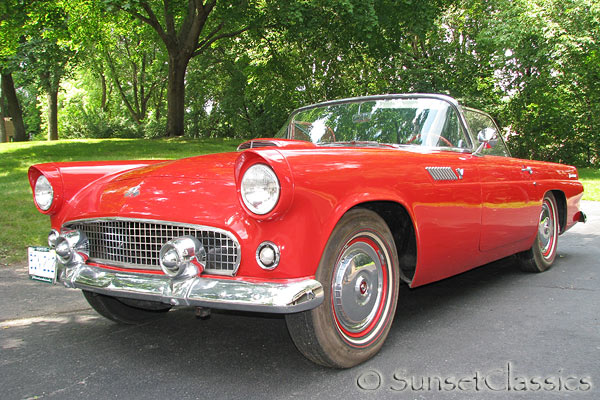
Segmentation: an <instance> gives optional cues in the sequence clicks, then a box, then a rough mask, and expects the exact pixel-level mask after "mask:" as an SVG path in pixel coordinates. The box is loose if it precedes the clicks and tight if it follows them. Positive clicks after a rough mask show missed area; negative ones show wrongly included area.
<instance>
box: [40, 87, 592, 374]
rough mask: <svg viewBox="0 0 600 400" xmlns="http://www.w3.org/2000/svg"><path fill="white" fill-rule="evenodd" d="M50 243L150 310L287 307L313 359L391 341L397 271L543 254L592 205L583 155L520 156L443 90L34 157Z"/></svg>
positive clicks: (97, 303)
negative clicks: (270, 127)
mask: <svg viewBox="0 0 600 400" xmlns="http://www.w3.org/2000/svg"><path fill="white" fill-rule="evenodd" d="M29 181H30V184H31V187H32V189H33V193H34V199H35V204H36V207H37V208H38V209H39V211H40V212H42V213H44V214H48V215H49V216H50V220H51V224H52V231H51V232H50V234H49V237H48V242H49V245H50V249H46V248H30V249H29V261H30V275H31V276H32V277H33V278H34V279H35V278H37V279H41V280H47V281H50V282H57V281H58V282H62V283H63V284H64V285H65V286H67V287H71V288H78V289H82V290H83V294H84V296H85V298H86V299H87V301H88V302H89V303H90V305H91V306H92V307H93V308H94V309H95V310H96V311H97V312H98V313H100V314H101V315H103V316H105V317H107V318H109V319H111V320H114V321H117V322H122V323H138V322H142V321H147V320H149V319H152V318H155V317H157V316H160V315H163V314H164V313H165V312H166V311H168V310H169V309H170V308H171V307H174V306H175V307H177V306H193V307H198V311H199V313H200V314H206V313H207V312H209V309H211V308H215V309H231V310H244V311H258V312H267V313H282V314H285V319H286V323H287V326H288V329H289V332H290V335H291V337H292V339H293V341H294V343H295V345H296V347H297V348H298V349H299V350H300V351H301V352H302V353H303V354H304V355H305V356H306V357H307V358H309V359H310V360H312V361H314V362H316V363H318V364H322V365H325V366H330V367H337V368H346V367H352V366H354V365H356V364H359V363H361V362H363V361H365V360H367V359H369V358H370V357H372V356H373V355H375V354H376V353H377V351H378V350H379V349H380V348H381V346H382V345H383V342H384V340H385V338H386V336H387V334H388V332H389V330H390V327H391V325H392V320H393V318H394V314H395V311H396V307H398V306H399V307H402V304H400V305H398V304H397V303H398V289H399V285H400V284H402V283H404V284H407V285H409V286H410V287H416V286H420V285H424V284H427V283H430V282H434V281H437V280H440V279H444V278H447V277H450V276H452V275H456V274H460V273H461V272H464V271H467V270H469V269H472V268H474V267H477V266H480V265H483V264H486V263H489V262H491V261H494V260H498V259H500V258H503V257H507V256H510V255H513V254H516V255H517V256H516V257H515V259H516V260H517V262H518V263H519V265H520V266H521V267H522V269H524V270H525V271H531V272H542V271H544V270H546V269H548V268H549V267H550V266H551V265H552V263H553V261H554V258H555V256H556V246H557V240H558V236H559V235H560V234H562V233H564V232H565V231H567V230H568V229H569V228H571V227H572V226H573V225H574V224H575V223H577V222H584V221H585V214H584V213H583V212H582V211H580V209H579V202H580V199H581V196H582V193H583V187H582V185H581V183H580V182H579V181H578V175H577V170H576V169H575V167H572V166H567V165H561V164H554V163H549V162H541V161H531V160H521V159H516V158H512V157H511V156H510V154H509V151H508V149H507V148H506V145H505V143H504V141H503V139H502V137H501V135H499V130H498V127H497V126H496V125H495V123H494V122H493V120H492V118H491V117H490V116H489V115H487V114H485V113H483V112H481V111H477V110H474V109H471V108H466V107H462V106H461V105H459V104H458V102H457V101H455V100H454V99H452V98H450V97H447V96H444V95H431V94H408V95H383V96H369V97H360V98H351V99H344V100H337V101H330V102H325V103H321V104H317V105H312V106H308V107H304V108H300V109H298V110H296V111H295V112H294V113H293V114H292V115H291V117H290V119H289V121H288V123H287V124H286V125H285V126H284V127H283V129H282V130H281V131H280V132H279V134H278V135H277V136H276V138H268V139H255V140H251V141H248V142H246V143H243V144H241V145H240V146H239V148H238V151H237V152H234V153H224V154H212V155H205V156H200V157H192V158H187V159H182V160H176V161H172V160H170V161H169V160H167V161H165V160H163V161H108V162H65V163H49V164H39V165H34V166H32V167H31V168H30V169H29Z"/></svg>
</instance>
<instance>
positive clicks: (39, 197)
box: [34, 175, 54, 211]
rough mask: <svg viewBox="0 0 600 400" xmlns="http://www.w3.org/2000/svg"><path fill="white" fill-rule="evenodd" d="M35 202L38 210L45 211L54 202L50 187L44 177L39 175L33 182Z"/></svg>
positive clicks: (52, 191)
mask: <svg viewBox="0 0 600 400" xmlns="http://www.w3.org/2000/svg"><path fill="white" fill-rule="evenodd" d="M34 194H35V202H36V204H37V205H38V207H39V208H41V209H42V210H44V211H47V210H48V209H49V208H50V206H51V205H52V201H53V200H54V190H52V185H51V184H50V182H49V181H48V178H46V177H45V176H44V175H40V176H39V177H38V178H37V181H35V193H34Z"/></svg>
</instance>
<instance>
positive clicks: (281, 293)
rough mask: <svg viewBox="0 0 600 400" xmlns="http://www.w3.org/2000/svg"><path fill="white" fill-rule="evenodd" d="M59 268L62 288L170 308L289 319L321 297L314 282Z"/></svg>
mask: <svg viewBox="0 0 600 400" xmlns="http://www.w3.org/2000/svg"><path fill="white" fill-rule="evenodd" d="M58 268H59V274H58V276H59V281H60V282H62V283H63V284H64V285H65V286H67V287H71V288H78V289H83V290H89V291H92V292H97V293H101V294H105V295H109V296H116V297H126V298H131V299H137V300H151V301H160V302H162V303H166V304H171V305H175V306H196V307H208V308H219V309H227V310H239V311H256V312H268V313H279V314H289V313H295V312H300V311H306V310H310V309H313V308H315V307H317V306H319V305H320V304H321V303H322V302H323V298H324V294H323V286H322V285H321V284H320V283H319V282H318V281H316V280H314V279H303V280H298V281H292V282H282V283H277V282H270V281H261V282H249V281H241V280H234V279H219V278H202V277H190V278H187V279H170V278H168V277H166V276H164V275H155V274H152V275H150V274H136V273H129V272H120V271H111V270H107V269H104V268H100V267H96V266H92V265H87V264H83V263H76V264H74V265H70V266H64V265H60V264H59V265H58Z"/></svg>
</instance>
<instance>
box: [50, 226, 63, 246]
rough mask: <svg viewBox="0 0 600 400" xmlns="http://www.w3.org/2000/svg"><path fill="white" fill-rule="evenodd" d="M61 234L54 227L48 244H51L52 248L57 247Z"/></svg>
mask: <svg viewBox="0 0 600 400" xmlns="http://www.w3.org/2000/svg"><path fill="white" fill-rule="evenodd" d="M59 236H60V234H59V233H58V231H56V230H55V229H52V230H51V231H50V233H49V234H48V246H50V248H52V249H53V248H55V247H56V241H57V240H58V237H59Z"/></svg>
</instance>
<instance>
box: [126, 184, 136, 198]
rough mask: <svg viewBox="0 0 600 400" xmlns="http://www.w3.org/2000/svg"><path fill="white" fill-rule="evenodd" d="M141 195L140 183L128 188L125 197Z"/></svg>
mask: <svg viewBox="0 0 600 400" xmlns="http://www.w3.org/2000/svg"><path fill="white" fill-rule="evenodd" d="M139 195H140V185H137V186H134V187H130V188H129V189H127V191H126V192H125V195H124V196H125V197H137V196H139Z"/></svg>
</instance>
